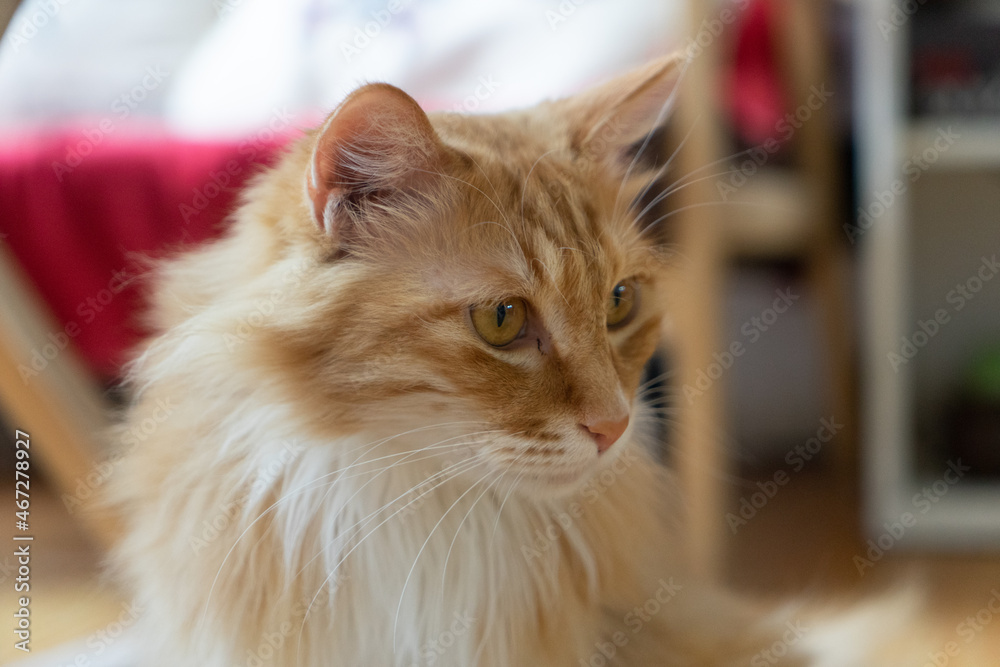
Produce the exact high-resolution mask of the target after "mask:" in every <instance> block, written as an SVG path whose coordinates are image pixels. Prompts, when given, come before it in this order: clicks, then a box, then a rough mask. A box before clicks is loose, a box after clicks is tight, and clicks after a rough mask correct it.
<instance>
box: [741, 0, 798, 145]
mask: <svg viewBox="0 0 1000 667" xmlns="http://www.w3.org/2000/svg"><path fill="white" fill-rule="evenodd" d="M777 20H778V17H776V16H775V14H774V11H773V7H772V3H771V2H769V1H768V0H752V2H750V4H749V5H748V6H747V8H746V9H745V10H744V12H743V16H742V20H741V21H740V23H739V28H738V32H737V35H736V40H735V44H734V46H733V64H732V70H731V73H730V76H729V85H728V90H727V97H728V100H729V109H730V114H731V115H732V122H733V126H734V129H735V130H736V133H737V134H738V135H739V136H740V138H741V139H742V140H743V141H744V142H745V143H747V144H749V145H751V146H759V145H762V144H763V143H764V142H765V141H767V140H768V139H771V138H778V137H779V135H780V133H779V132H778V123H779V121H780V120H781V119H782V118H783V117H784V115H785V112H786V110H787V107H788V104H787V101H786V99H785V94H784V90H783V89H782V83H781V71H780V68H779V66H778V61H777V57H776V55H775V46H774V40H775V36H774V31H775V29H776V27H777V25H776V21H777Z"/></svg>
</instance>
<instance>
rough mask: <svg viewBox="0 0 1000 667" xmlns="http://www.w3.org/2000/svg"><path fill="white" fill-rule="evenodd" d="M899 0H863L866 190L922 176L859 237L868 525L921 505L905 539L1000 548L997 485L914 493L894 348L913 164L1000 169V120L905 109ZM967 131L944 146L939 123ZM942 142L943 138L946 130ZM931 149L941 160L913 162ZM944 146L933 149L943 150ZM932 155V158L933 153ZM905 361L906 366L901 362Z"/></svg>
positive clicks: (861, 130) (905, 387)
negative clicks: (889, 24) (914, 114)
mask: <svg viewBox="0 0 1000 667" xmlns="http://www.w3.org/2000/svg"><path fill="white" fill-rule="evenodd" d="M894 2H895V0H855V3H854V4H855V8H856V10H857V13H856V17H855V18H856V24H855V25H856V28H857V31H858V32H857V41H856V44H857V46H858V56H857V60H856V62H855V64H854V67H855V70H854V80H855V91H856V95H855V102H854V104H855V108H854V115H855V118H856V121H857V123H856V126H857V133H858V135H857V136H858V143H857V145H858V181H859V192H858V195H859V200H860V201H862V202H871V201H876V200H877V199H878V196H879V194H880V193H882V192H884V190H885V188H886V187H887V184H890V183H896V182H901V183H914V185H912V186H910V187H908V188H904V190H905V192H904V193H903V194H900V195H899V196H898V197H897V198H896V199H895V200H894V202H893V203H892V204H891V205H888V206H885V207H884V211H883V213H882V214H881V216H880V217H879V219H878V224H876V225H873V226H872V227H871V228H870V229H868V230H867V231H866V232H865V234H864V236H863V237H862V238H861V240H859V242H858V243H859V259H860V285H859V286H860V298H861V308H862V313H863V322H862V325H863V326H862V364H863V368H864V385H863V388H862V389H863V396H862V405H863V406H864V414H863V415H862V430H863V435H862V438H863V442H862V446H863V450H862V451H863V462H864V469H863V473H864V480H863V489H864V514H865V516H864V524H865V527H866V529H867V533H868V537H869V538H872V539H876V540H877V539H878V538H879V537H880V536H882V535H883V534H884V533H885V531H886V528H885V524H886V523H887V522H888V523H890V524H891V523H892V522H895V521H898V520H899V519H900V517H901V516H902V515H903V514H904V513H906V512H910V513H916V514H919V516H918V517H917V520H916V522H915V523H914V525H912V526H911V527H908V528H907V529H906V531H905V537H904V538H902V539H900V540H899V544H900V548H901V549H906V548H922V549H926V548H931V549H938V550H946V551H947V550H974V549H986V548H991V549H996V548H998V547H1000V484H986V483H976V482H973V481H972V480H965V481H963V482H961V483H960V484H958V485H956V486H955V487H954V488H952V489H950V490H949V492H948V493H947V495H945V496H944V497H942V498H941V499H940V501H939V502H938V503H936V504H935V505H934V507H933V508H932V509H931V510H929V511H928V512H927V513H926V514H924V513H920V512H919V510H916V512H915V509H916V508H915V507H914V503H913V496H914V494H916V493H919V492H920V490H921V488H922V482H924V479H923V478H922V475H921V474H920V473H919V472H918V470H917V463H916V458H917V457H916V452H915V451H914V448H915V441H916V438H915V433H914V421H915V420H914V413H915V401H914V373H913V369H912V367H911V366H910V365H903V366H900V367H899V368H898V369H892V368H890V366H889V364H887V363H886V351H887V350H892V349H894V348H895V347H896V346H897V345H898V343H899V340H900V338H901V337H904V336H907V335H909V334H910V333H912V329H913V322H914V318H915V317H916V315H917V314H919V313H917V314H915V312H914V308H913V305H914V304H913V298H914V295H913V286H912V285H911V284H910V282H909V280H910V276H912V275H913V269H914V267H913V266H912V263H913V257H912V249H913V238H912V235H913V215H912V214H913V213H914V211H913V210H912V202H911V201H910V199H911V196H912V194H913V191H912V188H918V187H924V186H923V184H922V183H916V179H912V178H910V176H911V174H912V172H911V173H907V169H908V168H911V167H914V166H916V167H917V168H918V169H921V171H927V170H938V171H940V170H975V169H995V168H1000V122H998V123H990V122H988V121H985V120H984V121H978V120H973V119H969V118H958V117H945V116H942V117H933V118H929V119H919V120H916V121H914V120H911V119H910V118H909V117H908V115H907V111H906V109H907V105H906V99H907V97H908V91H907V89H906V82H907V80H908V76H909V65H908V62H907V58H908V53H907V51H906V39H907V35H906V29H905V27H904V28H901V29H899V30H896V31H893V32H890V33H888V34H882V32H881V31H880V30H879V29H878V25H879V21H880V20H883V19H884V18H885V17H886V16H889V15H890V12H891V11H892V9H893V6H894ZM949 127H950V128H951V129H952V130H953V131H954V132H956V133H957V134H958V137H957V138H956V139H955V140H954V141H953V142H952V143H951V144H950V145H948V147H947V149H945V150H941V148H943V146H942V143H941V142H939V144H938V146H937V147H936V148H935V146H934V142H935V141H936V140H938V139H939V138H940V137H941V134H940V132H944V133H945V134H946V133H947V131H948V129H949ZM942 141H944V140H942ZM928 148H934V149H935V150H934V152H931V153H929V154H928V156H927V157H931V156H933V157H934V160H933V164H929V165H927V167H926V168H922V167H920V166H919V165H915V164H914V163H912V162H911V160H913V158H914V157H915V156H917V157H921V156H922V154H923V152H924V151H925V150H927V149H928ZM935 154H936V155H935ZM926 162H931V160H926ZM897 371H898V372H897Z"/></svg>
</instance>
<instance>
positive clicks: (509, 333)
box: [472, 299, 528, 347]
mask: <svg viewBox="0 0 1000 667" xmlns="http://www.w3.org/2000/svg"><path fill="white" fill-rule="evenodd" d="M527 319H528V307H527V306H526V305H525V303H524V300H523V299H504V300H503V301H501V302H500V303H498V304H496V305H493V306H481V307H477V308H473V309H472V326H474V327H475V328H476V332H477V333H478V334H479V335H480V336H481V337H482V339H483V340H485V341H486V342H487V343H489V344H490V345H492V346H494V347H503V346H504V345H507V344H509V343H512V342H514V341H515V340H516V339H517V338H518V336H520V335H521V332H522V331H523V330H524V323H525V321H526V320H527Z"/></svg>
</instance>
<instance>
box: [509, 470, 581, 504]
mask: <svg viewBox="0 0 1000 667" xmlns="http://www.w3.org/2000/svg"><path fill="white" fill-rule="evenodd" d="M592 475H593V470H592V469H591V468H580V469H579V470H573V471H566V470H545V469H539V470H537V471H532V472H530V473H527V472H526V473H523V474H521V475H520V476H519V478H518V480H517V492H518V493H520V494H522V495H524V496H526V497H528V498H535V499H538V500H554V499H560V498H566V497H568V496H572V495H574V494H575V493H577V492H579V491H580V489H581V488H582V487H583V486H584V485H585V484H586V482H587V481H588V480H589V479H590V478H591V477H592Z"/></svg>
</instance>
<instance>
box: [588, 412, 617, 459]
mask: <svg viewBox="0 0 1000 667" xmlns="http://www.w3.org/2000/svg"><path fill="white" fill-rule="evenodd" d="M580 426H582V427H583V428H585V429H587V431H588V432H589V433H590V437H592V438H593V439H594V442H596V443H597V453H598V454H603V453H604V452H606V451H608V449H609V448H610V447H611V445H613V444H615V442H617V441H618V438H620V437H622V433H624V432H625V429H627V428H628V414H626V415H625V416H624V417H622V418H621V419H619V420H617V421H614V420H610V419H604V420H594V421H585V422H583V423H582V424H580Z"/></svg>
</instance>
